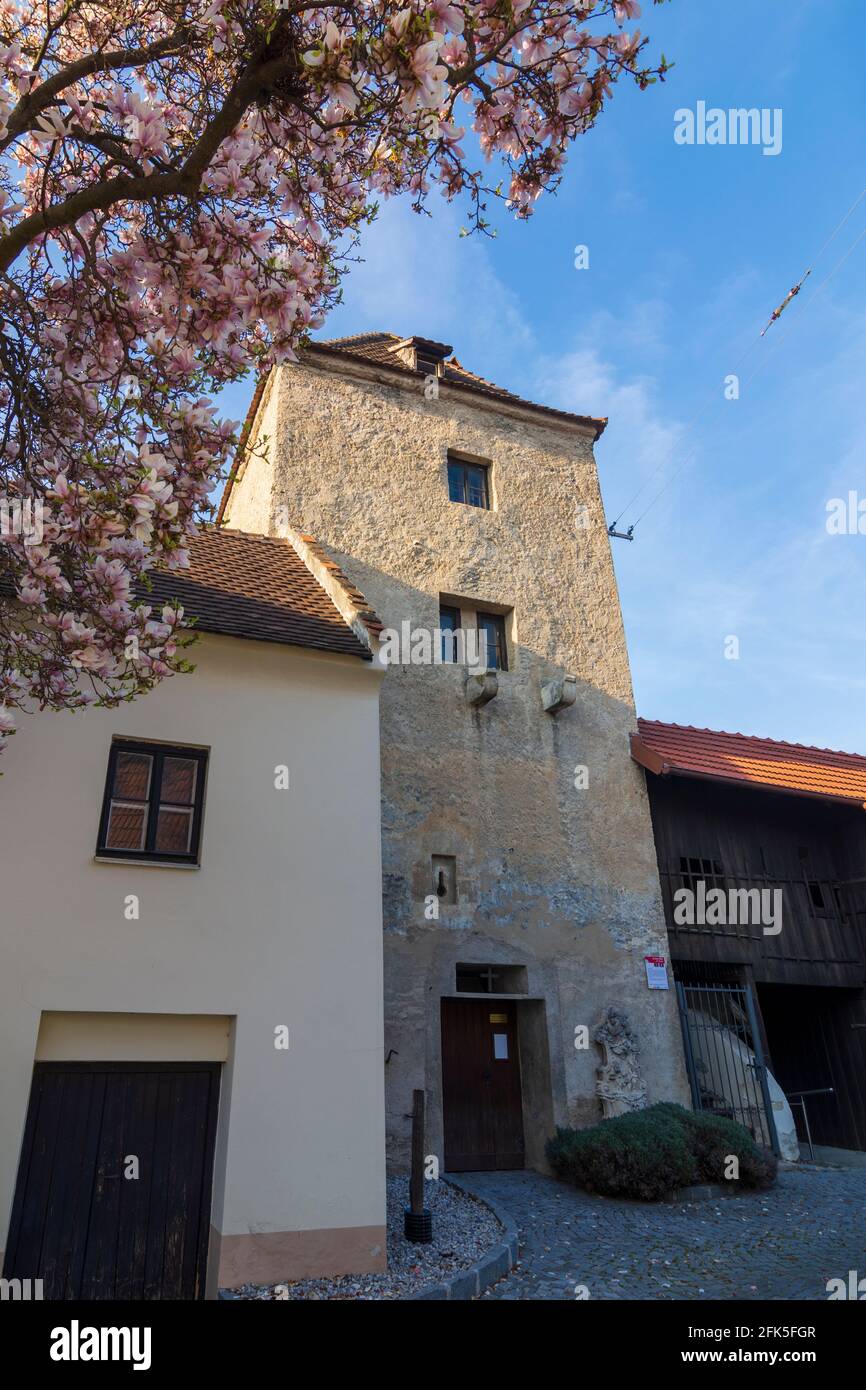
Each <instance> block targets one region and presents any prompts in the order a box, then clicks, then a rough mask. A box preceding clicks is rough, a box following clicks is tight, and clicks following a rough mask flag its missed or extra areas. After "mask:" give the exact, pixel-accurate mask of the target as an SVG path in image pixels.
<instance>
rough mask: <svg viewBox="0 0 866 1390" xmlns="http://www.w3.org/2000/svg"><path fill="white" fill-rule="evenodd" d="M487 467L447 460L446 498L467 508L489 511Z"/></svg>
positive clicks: (453, 459)
mask: <svg viewBox="0 0 866 1390" xmlns="http://www.w3.org/2000/svg"><path fill="white" fill-rule="evenodd" d="M487 472H488V469H487V465H486V464H483V463H468V462H466V461H465V460H463V459H455V458H449V459H448V497H449V499H450V500H451V501H452V502H463V503H464V504H465V505H466V506H467V507H486V508H487V509H488V510H489V509H490V489H489V487H488V485H487Z"/></svg>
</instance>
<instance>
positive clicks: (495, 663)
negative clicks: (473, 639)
mask: <svg viewBox="0 0 866 1390" xmlns="http://www.w3.org/2000/svg"><path fill="white" fill-rule="evenodd" d="M476 621H477V623H478V633H479V636H480V634H481V633H483V634H484V636H485V638H486V639H487V666H488V669H490V670H494V671H507V670H508V643H507V642H506V640H505V619H504V618H503V616H502V614H501V613H482V612H480V611H479V612H478V613H477V614H476Z"/></svg>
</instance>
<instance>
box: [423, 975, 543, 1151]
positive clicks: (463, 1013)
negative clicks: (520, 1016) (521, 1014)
mask: <svg viewBox="0 0 866 1390" xmlns="http://www.w3.org/2000/svg"><path fill="white" fill-rule="evenodd" d="M442 1108H443V1118H444V1127H445V1168H446V1171H448V1172H451V1173H466V1172H481V1171H486V1170H489V1169H503V1168H522V1167H523V1152H524V1149H523V1104H522V1099H521V1089H520V1058H519V1056H518V1047H517V1010H516V1008H515V1005H514V1004H513V1003H512V1002H510V1001H507V1000H501V999H497V998H496V996H495V995H491V998H490V1003H487V1001H486V1000H483V1001H482V1000H471V999H443V1000H442Z"/></svg>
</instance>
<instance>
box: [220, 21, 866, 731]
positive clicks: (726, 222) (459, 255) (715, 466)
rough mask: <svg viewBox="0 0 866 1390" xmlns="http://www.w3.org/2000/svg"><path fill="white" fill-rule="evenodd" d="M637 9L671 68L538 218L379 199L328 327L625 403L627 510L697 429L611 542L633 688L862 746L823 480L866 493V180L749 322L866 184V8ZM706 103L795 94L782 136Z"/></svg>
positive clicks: (546, 387) (852, 624) (615, 115)
mask: <svg viewBox="0 0 866 1390" xmlns="http://www.w3.org/2000/svg"><path fill="white" fill-rule="evenodd" d="M638 25H639V27H640V28H641V29H642V31H643V32H644V33H648V34H649V35H650V36H651V37H652V39H653V48H652V51H653V52H655V53H658V52H660V51H664V53H665V54H666V56H667V57H668V59H670V60H673V61H674V62H675V63H676V67H675V69H674V71H673V72H672V73H671V74H670V75H669V77H668V80H667V82H666V83H665V84H664V85H663V86H658V85H657V86H655V87H653V88H651V89H649V90H648V91H647V92H644V93H639V92H637V91H636V90H632V89H631V88H628V89H627V88H626V87H625V86H624V85H622V86H621V87H620V88H619V90H618V91H617V93H616V95H615V97H614V99H613V101H612V102H611V104H610V106H609V107H608V110H607V112H606V113H605V114H604V116H603V117H602V119H601V121H600V122H599V125H598V127H597V128H596V130H595V131H594V132H592V133H590V134H589V135H588V136H585V137H583V138H582V139H581V141H580V142H579V143H578V145H577V146H575V148H574V151H573V154H572V157H571V160H570V165H569V169H568V172H567V175H566V178H565V180H564V183H563V186H562V188H561V190H560V192H559V194H558V195H557V196H556V197H554V198H549V199H546V200H542V202H541V203H540V204H539V205H538V208H537V211H536V213H535V215H534V216H533V217H532V218H531V219H530V220H529V221H528V222H526V223H517V222H514V221H513V220H512V219H511V218H510V217H509V214H508V213H507V211H506V210H505V209H504V208H501V209H498V210H496V212H495V225H496V228H497V232H498V235H497V238H496V239H495V240H492V241H491V240H489V239H477V238H473V239H469V240H467V239H465V238H464V239H461V238H460V237H459V236H458V231H459V227H460V225H461V222H462V221H463V220H465V213H462V212H461V209H460V208H459V206H457V205H454V206H450V207H449V206H448V205H447V204H445V203H444V201H442V200H441V199H438V198H434V200H433V201H432V202H431V204H430V208H431V211H432V212H433V217H432V219H427V218H419V217H417V216H415V215H414V214H412V212H411V211H410V210H409V208H408V206H406V205H404V204H398V203H392V204H389V205H387V206H386V207H385V208H384V209H383V212H382V215H381V217H380V219H379V221H378V223H377V224H376V226H375V227H374V228H372V229H370V230H368V232H367V233H366V234H365V238H364V242H363V248H362V254H363V255H364V257H365V261H364V264H362V265H359V266H355V267H353V269H352V270H351V272H350V274H349V275H348V277H347V279H346V281H345V286H344V289H345V303H344V304H343V305H342V306H340V308H339V309H337V310H336V311H335V312H334V314H332V316H331V317H330V318H329V320H328V323H327V325H326V329H325V336H328V337H331V336H337V335H341V334H347V333H353V332H359V331H362V330H365V329H385V330H389V331H393V332H397V333H403V334H410V333H419V334H422V335H425V336H428V337H433V338H438V339H440V340H443V341H445V342H449V343H453V344H454V348H455V351H456V353H457V355H458V357H459V358H460V360H461V361H462V362H463V363H464V365H465V366H468V367H470V368H471V369H472V370H474V371H477V372H480V373H481V374H482V375H484V376H487V377H489V378H491V379H493V380H494V381H497V382H499V383H500V384H502V385H504V386H507V387H509V388H510V389H512V390H514V391H517V392H518V393H520V394H521V395H525V396H529V397H531V398H534V399H536V400H539V401H543V402H546V403H548V404H551V405H557V406H559V407H561V408H563V409H566V410H574V411H577V412H585V413H587V414H593V415H608V416H609V417H610V424H609V426H608V429H607V431H606V433H605V434H604V435H603V437H602V439H601V441H600V442H599V444H598V446H597V449H596V456H597V459H598V464H599V470H600V476H601V484H602V492H603V496H604V500H605V506H606V509H607V513H608V518H609V519H613V517H615V516H616V515H617V513H618V512H619V511H620V510H621V508H622V507H623V505H624V504H625V503H626V502H627V501H628V499H629V498H630V497H631V496H632V494H633V493H634V492H635V491H636V490H637V488H638V487H640V486H641V484H642V483H644V482H646V481H647V479H648V478H651V475H652V474H653V471H654V470H655V469H657V468H660V471H659V472H658V473H657V475H656V476H655V478H654V479H652V480H651V481H650V482H649V484H648V486H647V488H646V490H645V492H644V493H643V494H642V495H641V497H640V498H639V499H638V503H637V504H636V505H635V507H634V508H632V509H631V510H630V511H629V512H628V513H627V514H626V516H625V517H624V518H623V523H622V524H623V525H626V524H628V523H629V522H631V521H634V520H635V519H636V517H637V515H638V514H639V512H640V511H641V510H642V509H643V507H645V506H646V505H647V503H648V502H650V501H651V500H652V498H653V497H654V495H655V493H656V492H657V490H658V488H659V487H660V486H662V484H663V483H664V482H665V481H666V480H667V479H668V478H669V477H670V476H671V474H673V473H674V472H675V470H676V469H677V468H678V466H679V465H680V464H681V463H682V462H683V460H684V459H685V458H686V457H687V456H688V455H689V454H691V453H692V451H693V452H694V456H693V457H692V458H691V460H690V462H689V463H688V465H687V467H685V468H684V469H683V471H682V472H680V473H679V475H678V476H677V477H676V478H674V480H673V482H672V483H671V486H670V487H668V488H667V490H666V491H665V492H664V494H663V495H662V497H661V498H660V500H659V501H658V503H656V504H655V505H654V506H653V508H652V509H651V511H650V512H649V514H648V515H647V516H646V518H645V519H644V520H642V521H641V522H640V523H639V524H638V526H637V530H636V540H635V541H634V543H633V544H628V543H626V542H624V541H617V540H614V541H613V542H612V546H613V554H614V561H615V564H616V571H617V578H618V582H619V587H620V596H621V599H622V605H623V612H624V617H625V624H626V632H627V636H628V642H629V652H630V657H631V666H632V675H633V679H634V686H635V697H636V702H637V708H638V712H639V713H640V714H642V715H644V716H646V717H648V718H656V719H666V720H674V721H676V722H678V723H685V724H697V725H701V726H706V727H709V728H718V729H729V730H739V731H741V732H744V733H750V734H758V735H763V736H768V737H773V738H781V739H789V740H791V741H794V742H800V743H816V744H819V745H822V746H825V747H831V748H843V749H849V750H851V751H856V752H864V753H866V727H864V710H866V613H864V607H866V605H864V597H866V535H862V536H861V535H857V534H852V535H830V534H828V532H827V529H826V524H825V523H826V517H827V512H826V506H827V502H828V501H829V499H831V498H834V497H846V496H847V494H848V492H849V491H850V490H855V491H858V492H859V495H860V496H861V497H863V498H864V499H866V467H864V454H866V389H864V383H866V313H864V310H866V289H864V285H866V237H864V240H863V241H862V242H860V243H859V245H857V247H856V248H855V249H854V250H853V252H852V253H851V255H850V256H849V257H848V259H847V260H846V261H845V262H844V264H843V265H842V266H841V267H840V268H839V269H838V270H837V271H836V272H835V274H833V275H832V277H831V278H830V279H829V281H828V282H827V284H826V286H823V284H822V282H823V280H824V278H825V277H826V276H827V275H829V274H830V272H831V271H832V270H833V268H834V266H835V265H836V263H837V262H838V261H839V260H840V259H841V258H842V257H843V256H844V255H845V253H846V252H847V251H848V249H849V247H851V246H852V244H853V243H854V242H855V241H856V239H857V237H858V236H859V235H860V233H861V232H863V231H864V230H866V198H864V200H863V202H862V203H861V204H860V206H859V207H858V208H857V210H856V211H855V213H854V214H853V216H852V217H851V219H850V220H849V222H848V223H847V224H846V225H845V226H844V227H843V228H842V230H841V231H840V232H839V234H838V236H837V237H836V239H835V241H834V242H833V243H832V245H831V246H830V247H829V248H828V249H827V250H826V251H825V252H824V254H823V255H822V256H821V257H820V259H818V260H817V261H816V262H815V264H814V270H813V273H812V276H811V278H810V280H808V281H807V282H806V285H805V286H804V288H803V291H802V293H801V295H800V296H799V298H798V299H797V300H795V301H794V302H793V303H792V304H791V306H790V307H789V308H788V310H787V311H786V313H785V315H784V317H783V318H782V320H781V321H780V322H779V323H778V324H776V325H774V327H773V328H772V329H771V330H770V331H769V333H768V334H767V336H766V338H764V339H763V340H762V341H761V342H760V343H759V344H758V345H757V346H753V344H754V340H755V339H756V338H757V336H758V334H759V333H760V330H761V328H762V327H763V326H764V324H765V322H766V321H767V319H768V318H769V315H770V313H771V311H772V310H773V309H774V308H775V306H776V305H777V304H778V303H779V302H780V300H781V299H782V298H783V297H784V296H785V294H786V293H787V291H788V289H789V288H790V287H791V286H792V285H793V284H794V283H795V282H796V281H798V280H799V279H800V276H801V275H802V273H803V272H804V270H805V269H806V268H807V267H808V266H809V265H810V264H812V263H813V260H814V258H815V255H816V253H817V252H818V250H819V248H820V247H821V246H822V244H823V243H824V241H825V240H826V238H827V236H828V235H829V234H830V233H831V232H832V231H833V229H834V228H835V227H836V225H837V223H838V222H839V220H840V219H841V218H842V217H843V215H844V213H845V212H846V211H847V210H848V208H849V207H850V206H851V204H852V203H853V202H854V200H855V199H856V198H857V196H858V195H859V194H860V192H861V191H862V190H863V188H864V186H866V160H864V155H863V152H864V150H866V101H864V96H863V78H862V54H863V51H864V45H866V5H863V4H862V3H860V0H760V3H756V0H672V2H671V4H669V5H665V6H661V7H658V8H656V7H654V6H652V5H651V4H649V3H644V13H643V15H642V17H641V19H640V21H639V22H638ZM698 101H704V102H706V103H707V106H708V107H721V108H723V109H724V110H728V109H729V108H732V107H759V108H764V107H766V108H771V109H772V108H780V109H781V110H782V113H783V117H782V149H781V152H780V153H779V154H778V155H776V156H774V157H773V156H766V155H764V154H763V153H762V150H761V148H760V147H759V146H745V145H731V146H709V145H703V146H699V145H693V146H683V145H678V144H676V143H675V141H674V138H673V133H674V126H675V121H674V112H675V111H676V110H677V109H678V108H686V107H688V108H691V109H693V110H694V109H695V107H696V104H697V102H698ZM578 244H585V245H586V246H587V247H588V248H589V259H590V265H589V269H587V270H581V271H578V270H575V269H574V264H573V262H574V248H575V246H576V245H578ZM816 291H817V294H816ZM813 296H814V302H812V297H813ZM746 349H750V351H749V355H748V357H747V358H746V359H745V361H744V362H743V364H742V367H741V370H740V381H741V394H740V399H739V400H735V401H728V400H725V399H724V392H723V384H724V378H725V376H726V375H727V374H728V373H730V372H733V371H735V370H736V364H737V361H738V359H739V358H740V357H741V355H742V354H743V353H744V352H745V351H746ZM756 369H757V370H756ZM753 372H755V375H754V378H753V379H752V380H748V381H747V379H748V378H749V376H750V374H751V373H753ZM249 395H250V388H249V387H245V388H237V387H236V388H233V390H232V392H231V393H230V394H229V395H228V399H227V400H226V406H227V408H228V413H229V414H231V415H232V416H233V417H234V418H237V417H238V416H240V415H242V414H243V411H244V409H245V406H246V402H247V400H248V399H249ZM696 417H697V418H696ZM660 466H661V467H660ZM864 525H866V522H864ZM731 635H733V636H736V637H737V638H738V640H739V659H737V660H729V659H726V657H725V641H726V638H728V637H729V636H731Z"/></svg>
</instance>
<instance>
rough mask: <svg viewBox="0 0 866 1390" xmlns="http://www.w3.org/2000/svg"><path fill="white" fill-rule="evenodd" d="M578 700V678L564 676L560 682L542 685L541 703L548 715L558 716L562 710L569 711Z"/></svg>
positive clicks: (543, 683) (554, 681)
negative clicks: (570, 706)
mask: <svg viewBox="0 0 866 1390" xmlns="http://www.w3.org/2000/svg"><path fill="white" fill-rule="evenodd" d="M576 698H577V677H576V676H562V677H561V678H560V679H559V680H553V681H542V683H541V703H542V704H543V705H544V708H545V709H546V710H547V713H548V714H558V713H559V711H560V710H561V709H567V708H568V706H569V705H573V704H574V701H575V699H576Z"/></svg>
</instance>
